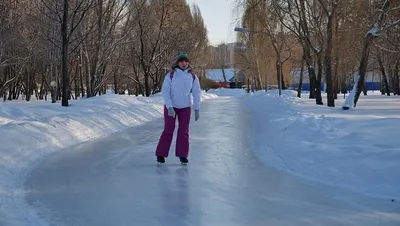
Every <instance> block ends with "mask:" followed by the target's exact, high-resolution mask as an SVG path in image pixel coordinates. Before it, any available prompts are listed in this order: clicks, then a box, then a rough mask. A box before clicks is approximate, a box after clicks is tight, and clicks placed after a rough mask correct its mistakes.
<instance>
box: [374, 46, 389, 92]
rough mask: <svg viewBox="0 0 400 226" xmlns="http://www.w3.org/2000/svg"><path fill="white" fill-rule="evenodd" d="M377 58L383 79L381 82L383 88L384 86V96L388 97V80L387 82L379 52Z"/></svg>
mask: <svg viewBox="0 0 400 226" xmlns="http://www.w3.org/2000/svg"><path fill="white" fill-rule="evenodd" d="M377 58H378V63H379V68H380V70H381V73H382V78H383V82H384V86H385V92H386V95H388V96H390V90H389V83H388V80H387V76H386V71H385V67H384V66H383V62H382V58H381V53H380V52H378V54H377Z"/></svg>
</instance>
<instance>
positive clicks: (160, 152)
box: [156, 53, 201, 164]
mask: <svg viewBox="0 0 400 226" xmlns="http://www.w3.org/2000/svg"><path fill="white" fill-rule="evenodd" d="M175 60H176V61H175V64H174V66H173V67H172V71H171V72H170V73H168V74H167V75H166V76H165V78H164V83H163V85H162V90H161V92H162V96H163V98H164V131H163V132H162V134H161V136H160V140H159V142H158V145H157V150H156V156H157V162H159V163H164V162H165V158H166V157H168V154H169V149H170V147H171V142H172V138H173V134H174V130H175V120H176V118H178V126H179V128H178V135H177V138H176V150H175V155H176V157H179V160H180V161H181V163H183V164H187V163H188V155H189V123H190V115H191V109H192V96H193V105H194V106H193V107H194V113H195V121H197V120H198V119H199V117H200V92H201V91H200V82H199V78H198V77H197V76H196V75H194V74H193V73H192V71H191V69H190V67H189V57H188V55H187V54H186V53H180V54H178V55H177V56H176V59H175Z"/></svg>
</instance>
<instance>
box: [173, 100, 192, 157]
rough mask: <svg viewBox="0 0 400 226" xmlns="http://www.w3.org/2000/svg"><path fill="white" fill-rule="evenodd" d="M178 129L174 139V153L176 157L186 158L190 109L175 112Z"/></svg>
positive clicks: (187, 153)
mask: <svg viewBox="0 0 400 226" xmlns="http://www.w3.org/2000/svg"><path fill="white" fill-rule="evenodd" d="M176 112H177V116H178V122H179V128H178V136H177V138H176V153H175V155H176V156H177V157H185V158H187V157H188V155H189V123H190V112H191V108H190V107H188V108H182V109H178V110H177V111H176Z"/></svg>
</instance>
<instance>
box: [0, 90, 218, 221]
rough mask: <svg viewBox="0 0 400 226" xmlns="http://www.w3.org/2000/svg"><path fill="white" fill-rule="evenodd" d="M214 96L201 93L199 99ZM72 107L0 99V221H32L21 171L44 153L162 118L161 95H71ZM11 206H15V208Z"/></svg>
mask: <svg viewBox="0 0 400 226" xmlns="http://www.w3.org/2000/svg"><path fill="white" fill-rule="evenodd" d="M215 97H217V96H216V95H215V94H208V93H203V94H202V96H201V100H202V101H203V100H205V99H210V98H215ZM70 104H71V106H69V107H61V106H60V103H57V104H51V103H50V102H45V101H32V102H26V101H12V102H2V103H0V108H1V111H0V144H1V148H0V225H2V222H7V223H8V224H9V222H15V225H26V224H27V225H31V222H29V223H27V222H25V221H26V219H35V216H29V217H26V216H27V215H31V213H27V212H26V211H27V210H25V209H24V203H23V202H24V198H23V197H24V194H23V192H22V190H21V188H22V186H23V181H24V178H25V176H26V173H27V172H29V169H30V168H31V167H33V166H34V164H35V163H36V162H37V161H38V160H39V159H41V158H43V157H44V156H46V155H48V154H50V153H53V152H55V151H59V150H60V149H62V148H65V147H68V146H71V145H75V144H78V143H81V142H85V141H90V140H93V139H99V138H102V137H105V136H108V135H110V134H112V133H114V132H117V131H121V130H124V129H126V128H128V127H132V126H136V125H139V124H141V123H144V122H146V121H150V120H154V119H157V118H161V117H162V114H163V101H162V97H161V95H159V94H158V95H154V96H153V97H134V96H121V95H113V94H107V95H103V96H97V97H93V98H89V99H82V100H72V101H70ZM15 207H16V209H15Z"/></svg>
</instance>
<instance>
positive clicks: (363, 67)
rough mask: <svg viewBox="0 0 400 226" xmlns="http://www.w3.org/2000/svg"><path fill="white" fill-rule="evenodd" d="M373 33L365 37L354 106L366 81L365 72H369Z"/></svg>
mask: <svg viewBox="0 0 400 226" xmlns="http://www.w3.org/2000/svg"><path fill="white" fill-rule="evenodd" d="M373 37H374V36H373V35H372V34H371V33H368V34H367V35H366V36H365V38H364V44H363V50H362V53H361V61H360V66H359V68H358V73H359V76H360V77H359V79H358V82H357V89H356V93H355V96H354V107H356V105H357V101H358V98H360V94H361V92H362V90H363V84H364V83H365V74H366V73H367V66H368V57H369V47H370V44H371V42H372V40H373Z"/></svg>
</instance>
